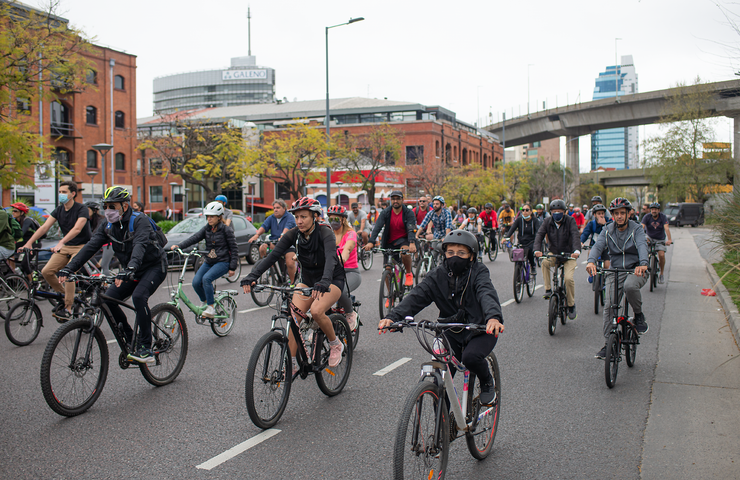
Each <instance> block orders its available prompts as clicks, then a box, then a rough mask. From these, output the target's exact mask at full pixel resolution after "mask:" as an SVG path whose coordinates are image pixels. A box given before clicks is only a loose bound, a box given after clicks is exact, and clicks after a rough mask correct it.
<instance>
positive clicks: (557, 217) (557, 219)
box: [552, 212, 563, 223]
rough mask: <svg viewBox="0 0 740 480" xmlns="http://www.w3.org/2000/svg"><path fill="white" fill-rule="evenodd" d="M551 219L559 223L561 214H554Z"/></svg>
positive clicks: (561, 218)
mask: <svg viewBox="0 0 740 480" xmlns="http://www.w3.org/2000/svg"><path fill="white" fill-rule="evenodd" d="M552 219H553V220H555V221H556V222H558V223H560V222H561V221H562V220H563V212H555V213H553V214H552Z"/></svg>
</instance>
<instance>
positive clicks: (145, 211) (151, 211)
mask: <svg viewBox="0 0 740 480" xmlns="http://www.w3.org/2000/svg"><path fill="white" fill-rule="evenodd" d="M162 211H163V210H144V213H154V212H159V213H161V212H162Z"/></svg>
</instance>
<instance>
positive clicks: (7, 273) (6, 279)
mask: <svg viewBox="0 0 740 480" xmlns="http://www.w3.org/2000/svg"><path fill="white" fill-rule="evenodd" d="M29 288H30V285H29V284H28V279H26V278H25V277H24V276H23V275H18V274H17V273H15V272H14V271H13V269H11V268H10V265H9V264H8V261H7V260H3V261H2V262H0V318H2V319H5V318H6V314H7V313H8V311H9V310H10V309H11V307H12V306H13V304H14V303H15V302H16V301H17V300H18V299H22V298H26V297H27V296H28V290H29Z"/></svg>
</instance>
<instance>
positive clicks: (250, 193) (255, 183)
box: [249, 182, 257, 223]
mask: <svg viewBox="0 0 740 480" xmlns="http://www.w3.org/2000/svg"><path fill="white" fill-rule="evenodd" d="M256 185H257V182H249V197H250V198H249V205H250V207H251V213H250V214H249V215H250V218H251V219H252V223H254V192H255V189H254V187H255V186H256Z"/></svg>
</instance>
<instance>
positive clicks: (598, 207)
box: [591, 203, 606, 213]
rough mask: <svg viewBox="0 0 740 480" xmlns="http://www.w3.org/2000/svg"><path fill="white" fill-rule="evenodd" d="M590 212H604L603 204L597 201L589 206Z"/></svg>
mask: <svg viewBox="0 0 740 480" xmlns="http://www.w3.org/2000/svg"><path fill="white" fill-rule="evenodd" d="M591 212H593V213H596V212H606V207H605V206H604V205H603V204H601V203H597V204H596V205H594V206H593V207H592V208H591Z"/></svg>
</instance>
